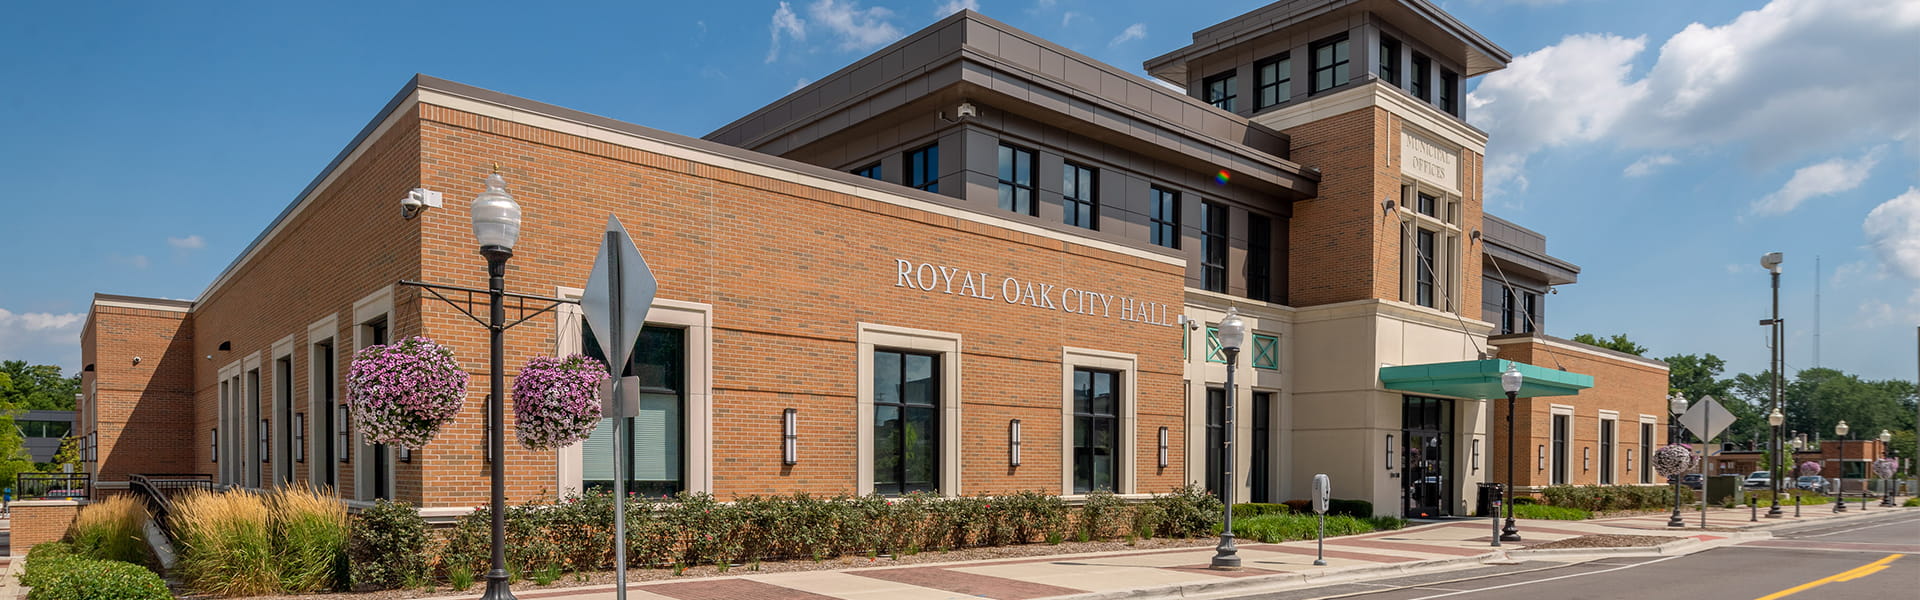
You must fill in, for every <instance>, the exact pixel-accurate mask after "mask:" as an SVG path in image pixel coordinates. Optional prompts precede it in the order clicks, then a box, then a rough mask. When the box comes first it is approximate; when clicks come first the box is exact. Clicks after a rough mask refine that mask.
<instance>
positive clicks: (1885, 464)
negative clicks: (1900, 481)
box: [1873, 458, 1900, 477]
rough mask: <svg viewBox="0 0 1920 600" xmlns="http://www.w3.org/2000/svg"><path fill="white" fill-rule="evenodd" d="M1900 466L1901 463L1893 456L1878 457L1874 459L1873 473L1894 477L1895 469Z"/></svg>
mask: <svg viewBox="0 0 1920 600" xmlns="http://www.w3.org/2000/svg"><path fill="white" fill-rule="evenodd" d="M1898 468H1900V465H1899V463H1897V462H1895V461H1894V460H1893V459H1891V458H1876V459H1874V460H1873V474H1874V475H1877V476H1880V477H1892V476H1893V471H1894V470H1895V469H1898Z"/></svg>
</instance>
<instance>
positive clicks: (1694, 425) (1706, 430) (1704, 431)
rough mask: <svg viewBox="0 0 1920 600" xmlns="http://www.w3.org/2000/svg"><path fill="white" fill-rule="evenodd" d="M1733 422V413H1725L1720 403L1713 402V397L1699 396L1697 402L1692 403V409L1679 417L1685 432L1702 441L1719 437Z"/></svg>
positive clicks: (1725, 409) (1724, 408)
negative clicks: (1691, 433) (1689, 432)
mask: <svg viewBox="0 0 1920 600" xmlns="http://www.w3.org/2000/svg"><path fill="white" fill-rule="evenodd" d="M1734 420H1735V418H1734V416H1733V413H1732V412H1729V411H1727V407H1724V406H1721V405H1720V401H1718V400H1714V399H1713V396H1701V397H1700V401H1699V402H1695V403H1693V407H1692V408H1688V409H1687V412H1686V413H1685V414H1682V415H1680V424H1681V425H1685V426H1686V427H1687V431H1691V432H1693V435H1694V436H1695V437H1698V438H1700V439H1702V440H1712V439H1713V438H1714V436H1717V435H1720V432H1722V431H1726V430H1727V427H1729V426H1732V425H1733V422H1734Z"/></svg>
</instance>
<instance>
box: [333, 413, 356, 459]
mask: <svg viewBox="0 0 1920 600" xmlns="http://www.w3.org/2000/svg"><path fill="white" fill-rule="evenodd" d="M334 409H335V410H334V412H335V413H336V414H335V416H334V419H333V422H335V423H339V424H340V433H338V434H336V435H335V436H334V438H333V445H334V448H333V455H334V456H338V457H340V462H341V463H342V464H344V463H350V462H353V454H352V451H353V446H352V445H351V444H348V443H347V439H348V438H347V435H348V433H347V431H348V425H347V424H348V423H350V422H351V421H348V420H347V416H348V415H347V405H345V404H340V405H336V406H334Z"/></svg>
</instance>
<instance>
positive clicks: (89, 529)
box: [73, 496, 148, 565]
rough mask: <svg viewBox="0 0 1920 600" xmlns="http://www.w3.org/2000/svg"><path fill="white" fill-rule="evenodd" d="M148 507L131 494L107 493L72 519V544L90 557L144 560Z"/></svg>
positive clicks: (139, 563) (139, 561) (134, 561)
mask: <svg viewBox="0 0 1920 600" xmlns="http://www.w3.org/2000/svg"><path fill="white" fill-rule="evenodd" d="M146 524H147V509H146V507H144V506H141V505H140V501H139V500H135V499H134V498H133V497H132V496H108V497H106V498H104V499H101V500H98V501H95V502H94V503H92V504H88V505H87V506H86V507H84V508H81V509H80V514H79V515H77V516H75V517H74V519H73V546H74V549H75V550H77V551H79V552H80V553H81V554H85V555H86V556H87V557H89V558H97V559H102V560H117V561H120V562H128V563H133V564H136V565H144V564H147V562H148V561H147V556H148V555H147V538H146Z"/></svg>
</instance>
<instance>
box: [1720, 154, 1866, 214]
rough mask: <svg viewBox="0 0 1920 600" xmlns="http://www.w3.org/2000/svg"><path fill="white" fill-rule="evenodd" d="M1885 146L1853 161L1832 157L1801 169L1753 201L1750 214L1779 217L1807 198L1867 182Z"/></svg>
mask: <svg viewBox="0 0 1920 600" xmlns="http://www.w3.org/2000/svg"><path fill="white" fill-rule="evenodd" d="M1885 149H1886V148H1885V147H1879V148H1874V149H1872V150H1869V151H1867V153H1866V154H1864V155H1861V156H1860V158H1858V159H1855V160H1847V159H1845V158H1833V159H1829V160H1827V161H1825V162H1821V163H1819V164H1814V165H1809V166H1805V167H1801V168H1800V170H1798V171H1794V172H1793V178H1792V179H1788V180H1787V184H1786V185H1784V186H1781V187H1780V189H1779V190H1775V191H1774V192H1773V193H1771V194H1767V195H1766V196H1763V197H1761V198H1760V199H1759V200H1755V201H1754V202H1753V212H1754V213H1755V214H1760V215H1782V214H1786V213H1789V212H1793V209H1795V208H1799V207H1800V203H1802V202H1806V201H1807V200H1808V199H1810V198H1817V197H1820V196H1832V195H1834V194H1838V193H1840V192H1845V191H1847V190H1851V189H1853V188H1857V187H1860V183H1861V182H1864V181H1866V179H1867V173H1868V172H1870V171H1872V170H1873V166H1874V165H1876V164H1879V163H1880V153H1881V152H1882V151H1884V150H1885Z"/></svg>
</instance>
